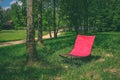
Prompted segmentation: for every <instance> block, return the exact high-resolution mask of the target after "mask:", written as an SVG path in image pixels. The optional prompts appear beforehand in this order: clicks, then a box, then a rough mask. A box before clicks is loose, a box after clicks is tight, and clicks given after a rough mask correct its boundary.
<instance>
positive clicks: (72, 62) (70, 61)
mask: <svg viewBox="0 0 120 80" xmlns="http://www.w3.org/2000/svg"><path fill="white" fill-rule="evenodd" d="M62 58H63V62H65V63H67V64H69V65H72V66H77V67H80V66H81V65H83V64H87V63H90V62H91V61H93V60H95V61H96V60H98V59H99V58H100V56H93V55H92V56H88V57H79V58H78V57H77V58H72V57H62Z"/></svg>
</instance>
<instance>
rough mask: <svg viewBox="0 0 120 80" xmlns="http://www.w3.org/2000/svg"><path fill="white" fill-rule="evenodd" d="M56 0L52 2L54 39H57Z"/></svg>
mask: <svg viewBox="0 0 120 80" xmlns="http://www.w3.org/2000/svg"><path fill="white" fill-rule="evenodd" d="M55 3H56V0H53V22H54V23H53V26H54V38H57V30H56V4H55Z"/></svg>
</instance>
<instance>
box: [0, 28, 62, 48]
mask: <svg viewBox="0 0 120 80" xmlns="http://www.w3.org/2000/svg"><path fill="white" fill-rule="evenodd" d="M61 31H62V30H59V32H58V34H57V35H58V36H59V35H60V34H61ZM51 34H52V36H53V35H54V33H53V32H52V33H51ZM48 38H50V36H49V34H47V35H45V36H43V39H48ZM35 40H37V38H35ZM25 42H26V40H19V41H10V42H2V43H0V47H4V46H11V45H16V44H22V43H25Z"/></svg>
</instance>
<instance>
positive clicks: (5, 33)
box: [0, 30, 47, 42]
mask: <svg viewBox="0 0 120 80" xmlns="http://www.w3.org/2000/svg"><path fill="white" fill-rule="evenodd" d="M45 34H47V32H43V35H45ZM36 36H37V31H36ZM25 38H26V30H2V31H0V42H8V41H15V40H22V39H25Z"/></svg>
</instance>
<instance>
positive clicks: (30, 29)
mask: <svg viewBox="0 0 120 80" xmlns="http://www.w3.org/2000/svg"><path fill="white" fill-rule="evenodd" d="M33 2H34V1H33V0H27V39H26V50H27V64H28V65H32V63H33V62H34V61H36V60H37V52H36V45H35V28H34V23H33Z"/></svg>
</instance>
